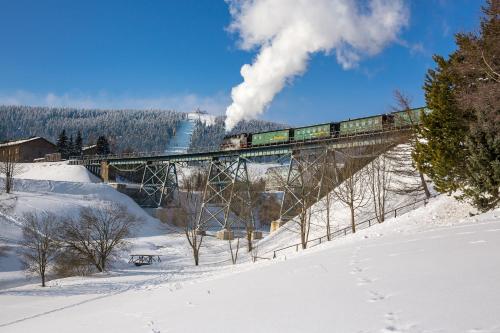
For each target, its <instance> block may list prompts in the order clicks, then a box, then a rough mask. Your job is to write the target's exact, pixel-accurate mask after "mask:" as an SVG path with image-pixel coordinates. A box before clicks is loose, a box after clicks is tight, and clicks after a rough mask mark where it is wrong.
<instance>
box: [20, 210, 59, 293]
mask: <svg viewBox="0 0 500 333" xmlns="http://www.w3.org/2000/svg"><path fill="white" fill-rule="evenodd" d="M22 230H23V238H22V240H21V253H20V255H21V261H22V262H23V264H24V266H25V268H26V270H27V272H29V273H36V274H37V275H38V276H40V278H41V279H42V287H45V281H46V274H47V270H48V267H49V265H50V264H51V263H52V261H53V260H54V259H55V257H56V255H57V253H58V251H59V249H60V243H59V242H58V241H57V233H58V230H59V225H58V223H57V221H56V216H55V215H53V214H50V213H47V214H36V213H28V214H25V215H24V219H23V226H22Z"/></svg>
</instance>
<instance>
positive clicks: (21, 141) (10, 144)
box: [0, 136, 50, 147]
mask: <svg viewBox="0 0 500 333" xmlns="http://www.w3.org/2000/svg"><path fill="white" fill-rule="evenodd" d="M39 139H42V140H45V141H47V142H50V141H48V140H47V139H44V138H42V137H39V136H35V137H32V138H28V139H21V140H16V141H9V142H5V143H0V147H8V146H16V145H20V144H23V143H27V142H30V141H35V140H39Z"/></svg>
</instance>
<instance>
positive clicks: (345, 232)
mask: <svg viewBox="0 0 500 333" xmlns="http://www.w3.org/2000/svg"><path fill="white" fill-rule="evenodd" d="M344 236H347V229H346V228H344Z"/></svg>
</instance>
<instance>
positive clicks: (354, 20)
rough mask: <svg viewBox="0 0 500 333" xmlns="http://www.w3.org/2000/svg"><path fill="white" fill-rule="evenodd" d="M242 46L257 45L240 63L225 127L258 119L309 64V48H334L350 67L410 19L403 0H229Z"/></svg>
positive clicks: (394, 35) (331, 51)
mask: <svg viewBox="0 0 500 333" xmlns="http://www.w3.org/2000/svg"><path fill="white" fill-rule="evenodd" d="M227 1H228V4H229V9H230V13H231V16H232V23H231V24H230V26H229V30H230V31H232V32H235V33H238V34H239V36H240V44H239V46H240V47H241V48H242V49H244V50H253V49H258V51H259V52H258V54H257V56H256V58H255V59H254V60H253V63H252V64H251V65H250V64H245V65H243V66H242V67H241V76H242V77H243V82H242V83H241V84H239V85H238V86H236V87H233V89H232V91H231V97H232V100H233V102H232V104H231V105H230V106H229V107H228V108H227V109H226V115H227V118H226V130H231V129H232V128H233V127H234V126H235V125H236V124H237V123H238V122H239V121H240V120H243V119H245V120H248V119H255V118H257V117H258V116H259V115H260V114H262V113H263V112H264V110H265V109H266V107H267V106H268V105H269V103H271V101H272V100H273V98H274V96H275V95H276V94H277V93H278V92H280V91H281V90H282V89H283V87H284V85H285V84H286V83H287V82H289V81H290V80H291V79H293V78H294V77H295V76H298V75H301V74H303V73H304V72H305V70H306V68H307V62H308V60H309V58H310V56H311V54H313V53H315V52H324V53H326V54H335V56H336V58H337V61H338V63H339V64H340V65H341V66H342V67H343V68H344V69H349V68H352V67H354V66H356V64H357V63H358V62H359V61H360V60H361V58H362V57H363V56H370V55H374V54H377V53H379V52H380V51H381V50H382V49H383V48H384V47H385V46H386V45H387V44H388V43H390V42H392V41H395V40H397V36H398V33H399V32H400V31H401V29H402V28H403V27H405V26H406V25H407V23H408V10H407V8H406V6H405V5H404V3H403V1H402V0H363V1H362V2H360V1H356V0H227Z"/></svg>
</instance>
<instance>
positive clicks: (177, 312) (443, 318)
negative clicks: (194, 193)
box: [0, 164, 500, 333]
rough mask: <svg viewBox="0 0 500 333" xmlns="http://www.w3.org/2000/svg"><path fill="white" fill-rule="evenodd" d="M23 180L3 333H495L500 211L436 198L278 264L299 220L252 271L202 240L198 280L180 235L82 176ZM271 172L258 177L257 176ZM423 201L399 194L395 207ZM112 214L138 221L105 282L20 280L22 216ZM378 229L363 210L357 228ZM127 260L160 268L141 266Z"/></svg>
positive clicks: (7, 206) (62, 171) (12, 207)
mask: <svg viewBox="0 0 500 333" xmlns="http://www.w3.org/2000/svg"><path fill="white" fill-rule="evenodd" d="M26 167H27V168H26V169H25V171H24V173H23V176H22V177H25V178H26V179H19V178H18V179H16V181H15V184H14V192H13V193H12V194H11V195H6V194H2V195H1V196H0V205H1V207H0V208H1V214H0V246H7V247H8V248H7V251H6V254H5V255H4V256H3V257H0V307H1V308H2V311H0V331H2V332H3V331H5V332H31V331H34V330H37V331H41V332H64V331H71V332H89V331H94V332H141V331H145V332H200V331H206V332H233V331H235V330H237V331H241V332H325V331H327V332H410V333H412V332H476V333H478V332H500V317H498V315H497V314H498V313H499V312H500V266H499V265H498V264H497V263H498V262H499V259H500V209H497V210H495V211H492V212H489V213H486V214H482V215H474V214H476V211H475V210H474V209H472V208H471V207H470V206H469V205H467V204H465V203H460V202H457V201H456V200H455V199H453V198H452V197H449V196H445V195H439V196H437V197H435V198H431V199H430V200H429V202H428V203H427V204H426V205H425V206H424V205H423V203H421V202H420V203H418V204H415V205H411V206H409V207H407V208H405V209H403V210H401V211H400V212H399V213H398V216H397V217H396V218H394V217H393V216H391V217H388V219H387V220H386V221H385V222H384V223H383V224H376V225H375V226H373V227H371V228H368V229H363V230H360V231H358V232H357V233H356V234H355V235H348V236H347V237H343V238H338V239H334V240H333V241H331V242H324V243H323V244H321V245H318V246H315V247H313V248H310V249H307V250H306V251H299V252H295V248H291V249H289V250H287V251H282V252H280V254H279V255H278V257H277V259H274V260H272V259H271V258H272V252H273V250H275V249H277V248H280V247H283V246H288V245H290V244H294V243H297V242H298V241H299V236H298V234H297V232H296V229H295V228H296V226H294V224H293V221H292V222H291V223H289V224H288V225H285V226H284V227H282V228H281V229H280V230H279V231H277V232H276V233H273V234H271V235H270V236H268V237H266V238H264V239H263V240H261V241H260V242H259V243H258V244H257V254H258V256H259V257H260V259H259V260H258V261H257V262H256V263H253V262H252V261H251V257H250V255H249V254H248V253H247V252H246V250H245V248H244V245H245V244H244V242H243V248H241V249H240V253H239V258H238V265H232V264H231V260H230V253H229V249H228V243H227V242H224V241H219V240H216V239H214V238H213V237H205V238H204V240H203V246H202V248H201V259H200V260H201V264H200V266H198V267H196V266H194V265H193V262H192V257H191V253H190V248H189V246H188V244H187V242H186V239H185V236H184V235H183V232H182V230H179V229H176V228H174V227H171V226H168V225H165V224H162V223H160V222H159V221H158V220H156V219H154V218H152V217H151V216H149V215H148V214H146V213H145V211H144V210H142V209H141V208H140V207H139V206H137V204H136V203H135V202H134V201H132V200H131V199H130V198H129V197H127V196H125V195H123V194H121V193H119V192H117V191H115V190H114V189H113V188H112V187H110V186H108V185H106V184H102V183H94V181H95V179H94V178H93V177H92V176H91V175H90V174H88V173H87V171H86V170H85V169H84V168H81V167H79V166H69V165H65V164H56V165H53V166H52V167H53V168H52V167H48V166H45V165H44V164H32V165H27V166H26ZM267 167H269V165H255V166H253V167H251V168H250V170H249V172H250V174H251V177H252V178H258V177H259V176H262V174H264V173H265V170H266V168H267ZM190 172H192V170H185V173H186V174H189V173H190ZM37 177H39V178H47V179H52V180H37V179H32V178H37ZM30 178H31V179H30ZM181 178H182V177H181ZM0 182H1V180H0ZM422 197H423V194H421V193H418V192H417V193H416V194H415V193H412V194H404V195H392V196H390V197H389V198H388V202H387V207H388V210H389V209H392V208H395V207H399V206H401V205H405V204H409V203H412V202H415V200H418V199H421V198H422ZM109 201H112V202H117V203H120V204H122V205H124V206H126V207H127V209H128V210H129V211H130V212H131V213H133V214H135V215H136V216H137V217H138V218H140V219H141V220H142V221H143V223H142V225H141V226H140V227H139V228H138V229H137V230H135V234H134V236H133V237H132V238H130V239H129V242H130V247H129V248H128V249H127V250H126V251H124V252H123V253H122V254H121V255H120V258H118V261H116V262H115V263H114V265H113V268H112V269H111V270H110V271H109V272H107V273H103V274H95V275H92V276H87V277H71V278H64V279H51V280H50V281H49V282H48V287H46V288H42V287H40V286H39V281H38V279H34V278H32V279H26V278H25V275H24V272H23V271H22V270H21V269H22V267H21V265H20V262H19V260H18V258H17V255H16V250H17V247H18V244H17V241H18V240H19V239H20V237H21V230H20V224H21V219H22V215H23V213H25V212H29V211H34V210H36V211H50V212H55V213H57V214H59V215H61V214H62V215H73V216H74V215H75V214H78V210H79V208H80V207H85V206H92V205H99V204H101V203H103V202H109ZM324 205H325V202H324V200H323V201H321V202H319V203H317V204H315V205H314V206H313V207H312V211H313V212H314V214H313V220H312V222H313V223H312V225H313V227H312V229H311V235H310V238H314V237H317V236H321V235H323V234H324V232H325V225H324V220H325V219H324V214H325V210H324V208H325V207H324ZM331 208H332V210H331V211H332V212H333V228H341V227H344V226H345V225H347V224H348V223H349V217H348V214H347V209H346V207H343V206H342V205H340V204H338V203H333V204H332V207H331ZM371 217H373V212H372V209H371V208H370V206H369V205H367V206H366V207H364V208H362V209H361V210H360V211H359V212H358V213H357V216H356V218H357V220H358V221H360V220H363V219H366V218H371ZM233 246H234V243H233ZM130 253H146V254H157V255H161V258H162V262H161V263H156V264H154V265H151V266H142V267H135V266H133V265H131V264H128V263H127V261H128V254H130ZM193 318H196V320H193Z"/></svg>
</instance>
